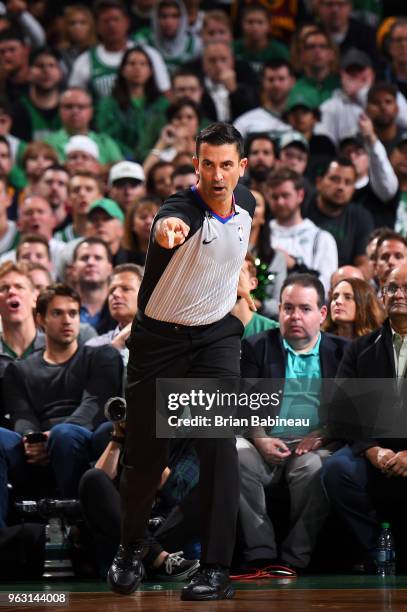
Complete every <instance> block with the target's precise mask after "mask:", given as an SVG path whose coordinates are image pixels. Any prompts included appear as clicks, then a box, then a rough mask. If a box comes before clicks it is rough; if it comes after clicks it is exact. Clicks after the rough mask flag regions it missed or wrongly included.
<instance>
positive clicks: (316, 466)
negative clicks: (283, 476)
mask: <svg viewBox="0 0 407 612" xmlns="http://www.w3.org/2000/svg"><path fill="white" fill-rule="evenodd" d="M321 467H322V461H321V457H320V456H319V455H318V453H313V452H310V453H306V454H305V455H301V456H299V457H296V458H295V459H294V460H293V464H292V466H291V467H290V468H289V470H288V472H287V480H288V481H290V480H293V479H307V480H311V479H313V478H314V477H315V475H316V474H319V472H320V471H321Z"/></svg>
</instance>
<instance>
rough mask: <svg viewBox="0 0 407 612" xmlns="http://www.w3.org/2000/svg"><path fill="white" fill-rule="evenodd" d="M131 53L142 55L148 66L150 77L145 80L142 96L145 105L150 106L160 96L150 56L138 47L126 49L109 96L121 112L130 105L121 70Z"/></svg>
mask: <svg viewBox="0 0 407 612" xmlns="http://www.w3.org/2000/svg"><path fill="white" fill-rule="evenodd" d="M132 53H141V54H142V55H144V57H145V58H146V60H147V62H148V65H149V66H150V70H151V75H150V77H149V78H148V79H147V81H146V84H145V86H144V94H145V99H146V101H147V103H148V104H151V103H152V102H154V101H155V100H156V99H157V98H158V96H159V95H160V92H159V91H158V88H157V84H156V82H155V76H154V66H153V64H152V62H151V59H150V56H149V55H148V53H147V52H146V51H145V50H144V49H143V48H142V47H138V46H137V47H131V49H127V51H126V52H125V54H124V55H123V58H122V61H121V63H120V66H119V68H118V70H117V76H116V79H115V81H114V84H113V88H112V94H111V95H112V97H113V98H115V99H116V100H117V102H118V104H119V106H120V108H121V109H122V110H123V111H125V110H127V109H128V108H129V107H130V105H131V96H130V91H129V86H128V83H127V81H126V79H125V78H124V76H123V69H124V66H125V64H126V62H127V60H128V58H129V56H130V55H131V54H132Z"/></svg>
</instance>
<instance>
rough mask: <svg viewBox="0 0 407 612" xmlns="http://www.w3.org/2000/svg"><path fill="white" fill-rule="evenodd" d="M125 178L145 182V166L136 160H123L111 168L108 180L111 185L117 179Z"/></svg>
mask: <svg viewBox="0 0 407 612" xmlns="http://www.w3.org/2000/svg"><path fill="white" fill-rule="evenodd" d="M124 178H129V179H135V180H137V181H141V182H142V183H144V181H145V176H144V170H143V167H142V166H140V164H137V163H136V162H131V161H121V162H118V163H117V164H115V165H114V166H112V167H111V168H110V172H109V181H108V183H109V186H111V185H112V184H113V183H114V182H115V181H118V180H120V179H124Z"/></svg>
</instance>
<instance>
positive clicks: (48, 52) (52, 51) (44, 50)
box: [30, 47, 61, 66]
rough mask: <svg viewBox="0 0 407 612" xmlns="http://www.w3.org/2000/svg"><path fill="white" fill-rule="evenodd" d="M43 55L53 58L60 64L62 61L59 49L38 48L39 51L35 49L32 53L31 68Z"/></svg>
mask: <svg viewBox="0 0 407 612" xmlns="http://www.w3.org/2000/svg"><path fill="white" fill-rule="evenodd" d="M41 55H49V56H50V57H53V58H54V60H55V61H56V62H57V63H58V64H59V62H60V61H61V54H60V53H59V51H58V50H57V49H54V48H53V47H38V48H37V49H33V50H32V51H31V53H30V66H32V65H33V64H34V62H36V61H37V59H38V58H39V57H41Z"/></svg>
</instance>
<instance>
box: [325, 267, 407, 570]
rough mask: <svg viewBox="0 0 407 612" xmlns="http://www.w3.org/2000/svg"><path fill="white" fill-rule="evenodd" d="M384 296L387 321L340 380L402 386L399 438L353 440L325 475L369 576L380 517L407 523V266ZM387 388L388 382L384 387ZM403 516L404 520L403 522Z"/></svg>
mask: <svg viewBox="0 0 407 612" xmlns="http://www.w3.org/2000/svg"><path fill="white" fill-rule="evenodd" d="M382 296H383V303H384V307H385V309H386V313H387V319H386V320H385V322H384V324H383V325H382V327H380V328H379V329H377V330H376V331H374V332H372V333H371V334H369V335H367V336H363V337H361V338H358V339H357V340H355V341H354V342H353V343H352V344H351V346H350V347H349V349H348V351H347V352H346V353H345V356H344V358H343V360H342V363H341V365H340V366H339V370H338V374H337V378H340V379H344V378H361V379H394V380H395V381H396V383H397V384H396V386H395V387H394V386H393V389H398V393H399V399H400V400H401V401H400V404H399V406H400V408H401V412H400V414H399V415H398V418H397V420H396V424H397V425H396V426H397V435H398V437H397V438H396V437H387V438H376V439H374V438H373V437H372V438H370V439H363V440H362V439H359V440H352V441H351V442H349V444H348V445H347V446H345V447H343V448H342V449H340V450H339V451H338V452H337V453H335V454H334V455H332V456H331V457H330V458H328V459H327V461H326V463H325V465H324V467H323V471H322V481H323V485H324V487H325V490H326V493H327V495H328V497H329V500H330V502H331V504H332V506H333V507H334V508H335V510H336V511H337V513H338V514H339V515H340V516H341V518H342V519H343V521H344V522H345V523H346V524H347V525H348V527H350V529H351V531H352V532H353V533H354V535H355V537H356V539H357V540H358V542H359V544H361V546H362V548H363V550H364V554H365V558H364V562H365V569H366V571H368V572H370V571H374V563H373V560H374V549H375V547H376V545H377V536H378V532H379V529H380V518H381V519H382V520H383V518H385V519H386V520H388V519H389V518H390V517H391V518H395V519H396V522H395V523H394V524H393V523H392V525H393V527H394V526H396V527H397V525H401V524H403V522H404V519H403V518H402V516H401V514H400V516H399V517H398V516H397V513H398V512H399V513H401V512H403V511H404V507H405V506H404V504H401V503H400V501H401V500H405V498H406V492H407V435H406V431H405V428H404V427H403V422H404V419H403V415H404V414H405V409H406V406H405V401H404V396H405V388H406V387H405V378H406V375H407V265H406V264H403V265H401V266H399V267H398V268H394V269H393V270H392V271H391V272H390V274H389V275H388V277H387V280H386V283H385V285H384V286H383V288H382ZM387 384H388V383H387V382H386V381H383V386H384V388H386V387H387ZM361 386H363V385H362V384H361ZM390 388H391V385H389V387H388V389H389V390H390ZM386 392H387V393H389V391H387V390H386ZM370 401H371V400H370ZM391 405H392V404H391V401H390V397H389V403H388V407H389V415H388V417H391V415H392V413H391V412H390V406H391ZM389 422H390V420H389ZM393 430H394V427H393ZM389 435H392V434H389ZM383 510H384V512H385V514H384V515H383ZM379 517H380V518H379ZM397 518H400V519H401V520H400V521H399V522H397ZM396 540H397V537H396ZM399 541H400V540H399Z"/></svg>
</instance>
